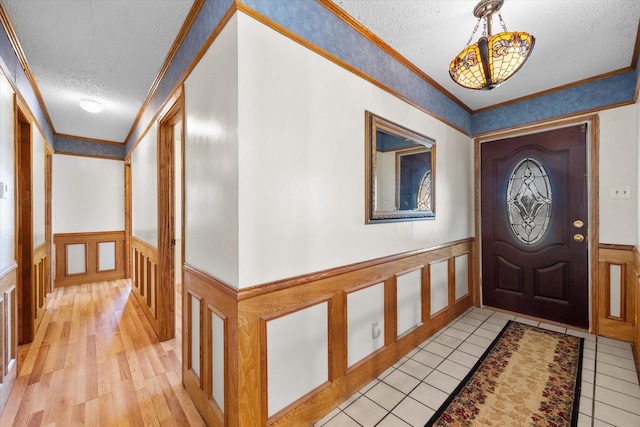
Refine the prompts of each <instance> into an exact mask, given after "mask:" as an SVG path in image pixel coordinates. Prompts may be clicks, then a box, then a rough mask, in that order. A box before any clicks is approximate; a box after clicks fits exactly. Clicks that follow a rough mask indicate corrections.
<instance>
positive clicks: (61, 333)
mask: <svg viewBox="0 0 640 427" xmlns="http://www.w3.org/2000/svg"><path fill="white" fill-rule="evenodd" d="M177 301H180V300H177ZM180 306H181V304H180V303H179V302H178V304H177V308H179V307H180ZM177 311H178V313H177V314H178V316H179V314H180V311H179V310H177ZM179 324H180V323H179V322H178V326H179ZM180 332H181V331H180V328H179V327H178V328H177V334H176V335H177V336H176V338H174V339H173V340H170V341H166V342H163V343H160V342H159V341H158V340H157V338H156V336H155V334H154V332H153V330H152V329H151V327H150V326H149V323H148V322H147V320H146V318H145V317H144V314H143V313H142V311H141V310H140V308H139V306H138V304H137V303H136V301H135V299H134V298H133V297H132V296H130V285H129V282H128V281H127V280H116V281H108V282H100V283H92V284H87V285H79V286H71V287H67V288H58V289H56V290H55V291H54V292H53V293H52V294H50V295H49V300H48V303H47V312H46V314H45V317H44V319H43V321H42V324H41V325H40V328H39V330H38V333H37V335H36V337H35V340H34V341H33V342H32V343H30V344H27V345H24V346H21V347H20V349H19V353H18V364H19V374H18V379H17V380H16V384H15V387H14V390H13V391H12V393H11V396H10V397H9V401H8V402H7V406H6V407H5V409H4V411H3V413H2V415H1V416H0V426H52V425H56V426H65V427H66V426H76V425H78V426H80V425H81V426H118V427H120V426H204V422H203V421H202V419H201V418H200V415H199V414H198V412H197V411H196V409H195V407H194V406H193V403H192V402H191V399H190V398H189V396H188V395H187V393H186V391H185V390H184V388H183V387H182V381H181V376H182V374H181V364H180V363H181V362H180V357H181V355H180V348H181V345H180V339H181V337H180Z"/></svg>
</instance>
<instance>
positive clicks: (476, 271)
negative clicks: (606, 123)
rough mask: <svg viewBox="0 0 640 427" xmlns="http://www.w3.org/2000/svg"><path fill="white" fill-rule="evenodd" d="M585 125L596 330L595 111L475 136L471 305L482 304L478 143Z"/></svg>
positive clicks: (592, 304) (594, 324)
mask: <svg viewBox="0 0 640 427" xmlns="http://www.w3.org/2000/svg"><path fill="white" fill-rule="evenodd" d="M581 124H586V125H587V147H586V149H587V175H588V178H587V204H588V206H587V208H588V217H589V221H588V227H587V228H588V230H587V233H588V234H587V235H588V242H589V252H588V272H589V278H588V284H589V295H590V296H589V313H590V317H589V330H590V332H591V333H592V334H597V333H598V314H599V313H598V307H599V304H598V303H599V301H598V295H599V292H598V291H599V289H598V277H599V275H598V259H599V252H598V247H599V245H600V238H599V237H600V230H599V221H598V218H599V209H598V206H599V174H598V171H599V168H598V166H599V158H598V157H599V156H598V154H599V146H600V142H599V134H600V130H599V119H598V115H597V114H588V115H581V116H576V117H572V118H568V119H562V120H554V121H549V122H544V123H536V124H533V125H524V126H517V127H513V128H509V129H505V130H500V131H496V132H488V133H485V134H480V135H476V136H475V137H474V139H473V143H474V168H475V171H474V177H475V236H476V238H475V240H474V251H473V253H475V254H476V255H475V260H474V261H475V262H474V263H473V277H474V280H473V288H474V289H473V292H472V298H473V305H475V306H476V307H480V306H481V305H482V301H481V297H482V251H481V248H482V240H481V239H482V218H481V217H480V212H481V204H482V194H481V191H480V172H481V168H482V164H481V157H480V144H482V143H485V142H490V141H493V140H497V139H504V138H512V137H516V136H523V135H527V134H533V133H541V132H545V131H549V130H553V129H558V128H563V127H569V126H576V125H581Z"/></svg>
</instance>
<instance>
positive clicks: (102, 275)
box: [53, 231, 125, 287]
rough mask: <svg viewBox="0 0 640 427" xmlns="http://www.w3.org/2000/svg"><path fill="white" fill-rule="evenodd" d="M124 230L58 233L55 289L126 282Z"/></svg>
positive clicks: (55, 242)
mask: <svg viewBox="0 0 640 427" xmlns="http://www.w3.org/2000/svg"><path fill="white" fill-rule="evenodd" d="M124 238H125V234H124V231H108V232H97V233H65V234H55V235H54V236H53V243H54V244H55V253H56V255H55V259H56V268H55V271H56V278H55V286H56V287H61V286H71V285H79V284H82V283H91V282H100V281H103V280H116V279H124V277H125V262H124V247H125V246H124Z"/></svg>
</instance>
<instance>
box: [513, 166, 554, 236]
mask: <svg viewBox="0 0 640 427" xmlns="http://www.w3.org/2000/svg"><path fill="white" fill-rule="evenodd" d="M551 199H552V198H551V182H550V181H549V176H548V175H547V171H546V170H545V168H544V167H543V166H542V165H541V164H540V163H539V162H538V161H537V160H535V159H532V158H526V159H523V160H522V161H521V162H520V163H518V165H517V166H516V167H515V169H514V170H513V172H512V173H511V176H510V177H509V185H508V186H507V211H508V217H509V225H511V230H512V231H513V233H514V234H515V236H516V238H517V239H518V240H520V241H521V242H522V243H524V244H527V245H532V244H534V243H536V242H537V241H539V240H540V239H542V237H543V236H544V233H545V232H546V231H547V229H548V228H549V219H550V218H551Z"/></svg>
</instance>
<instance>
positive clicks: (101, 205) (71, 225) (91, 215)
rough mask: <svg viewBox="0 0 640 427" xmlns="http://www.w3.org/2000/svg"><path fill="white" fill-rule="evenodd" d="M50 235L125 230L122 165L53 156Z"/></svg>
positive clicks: (74, 157) (119, 162)
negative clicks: (51, 227) (51, 233)
mask: <svg viewBox="0 0 640 427" xmlns="http://www.w3.org/2000/svg"><path fill="white" fill-rule="evenodd" d="M52 180H53V183H52V184H53V206H52V223H53V233H54V234H55V233H84V232H97V231H116V230H124V162H123V161H122V160H108V159H98V158H93V157H79V156H68V155H62V154H54V156H53V173H52Z"/></svg>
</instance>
